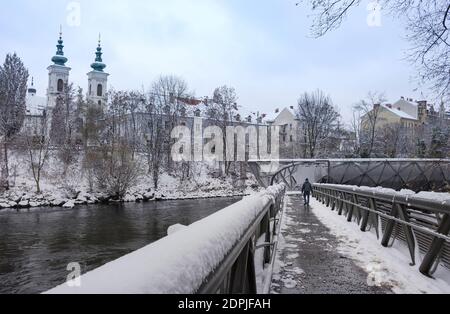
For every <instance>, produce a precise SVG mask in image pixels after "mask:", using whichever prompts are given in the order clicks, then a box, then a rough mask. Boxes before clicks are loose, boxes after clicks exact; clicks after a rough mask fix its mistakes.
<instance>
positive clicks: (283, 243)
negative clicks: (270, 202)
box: [270, 198, 304, 294]
mask: <svg viewBox="0 0 450 314" xmlns="http://www.w3.org/2000/svg"><path fill="white" fill-rule="evenodd" d="M290 202H292V200H291V199H290V198H285V201H284V208H283V212H282V213H280V214H281V221H280V231H281V232H278V235H277V238H276V241H277V249H276V253H275V254H276V257H275V262H274V266H273V275H272V279H273V281H272V283H271V289H270V293H271V294H276V293H277V292H276V291H275V290H274V288H277V287H279V285H278V284H277V283H276V282H280V283H282V284H283V286H284V287H285V288H288V289H293V288H295V287H296V286H297V284H298V283H297V282H296V281H295V280H294V277H295V275H301V274H303V273H304V271H303V270H302V269H300V268H298V267H295V268H292V269H288V268H286V266H292V265H293V260H295V259H296V258H298V256H299V254H298V253H297V252H296V250H297V249H298V247H297V245H295V244H289V243H287V241H291V240H295V241H304V240H302V239H297V238H296V239H293V238H291V237H289V236H287V237H284V235H283V233H284V232H285V231H286V230H287V228H288V227H289V226H292V225H294V224H295V222H294V220H293V219H292V218H291V217H289V215H287V214H286V211H287V208H288V206H292V204H291V203H290ZM284 251H290V254H289V256H287V258H286V262H284V261H282V259H281V256H282V252H284ZM282 270H284V271H285V272H286V274H285V275H284V276H282V275H281V273H282Z"/></svg>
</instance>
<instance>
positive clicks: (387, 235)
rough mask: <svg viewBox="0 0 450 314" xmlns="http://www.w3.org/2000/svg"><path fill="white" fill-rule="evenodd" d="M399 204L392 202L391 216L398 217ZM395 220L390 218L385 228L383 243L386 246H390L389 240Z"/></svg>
mask: <svg viewBox="0 0 450 314" xmlns="http://www.w3.org/2000/svg"><path fill="white" fill-rule="evenodd" d="M397 212H398V211H397V206H396V204H392V209H391V214H390V215H391V216H392V217H397ZM394 228H395V221H394V220H391V219H389V220H388V221H387V224H386V229H385V230H384V234H383V239H382V240H381V245H382V246H384V247H388V246H389V241H390V240H391V237H392V233H393V232H394Z"/></svg>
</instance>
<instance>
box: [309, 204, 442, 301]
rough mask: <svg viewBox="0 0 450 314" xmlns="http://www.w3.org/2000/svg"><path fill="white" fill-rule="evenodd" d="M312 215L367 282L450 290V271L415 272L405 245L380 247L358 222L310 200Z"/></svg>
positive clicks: (410, 289)
mask: <svg viewBox="0 0 450 314" xmlns="http://www.w3.org/2000/svg"><path fill="white" fill-rule="evenodd" d="M311 206H312V208H313V212H314V214H315V215H316V216H317V217H318V218H319V220H320V221H321V222H322V223H323V224H324V225H326V226H327V227H328V228H329V229H330V230H331V232H332V233H333V234H335V235H336V236H337V237H338V238H339V239H340V245H339V247H338V248H337V249H338V250H339V252H340V253H341V254H343V255H345V256H347V257H349V258H351V259H353V260H354V261H355V262H356V263H357V264H358V265H359V266H360V267H362V268H363V269H364V270H366V271H367V273H368V274H369V277H368V284H371V285H387V286H392V290H393V291H394V292H395V293H407V294H421V293H439V294H440V293H446V294H448V293H450V271H449V270H448V269H446V268H444V267H440V268H439V269H438V271H437V272H436V274H435V277H436V279H431V278H428V277H426V276H424V275H422V274H421V273H420V272H419V266H420V258H418V260H417V265H416V266H414V267H411V266H409V264H410V263H411V259H410V257H409V253H408V250H407V247H406V245H403V244H401V243H399V242H398V241H396V242H395V244H394V247H392V248H384V247H383V246H381V244H380V241H379V240H378V239H377V237H376V235H375V234H374V233H371V232H365V233H364V232H361V231H360V229H359V227H358V225H357V224H355V223H353V222H352V223H349V222H347V220H346V219H345V217H343V216H339V215H337V213H336V211H331V209H330V208H328V207H326V206H325V205H323V204H322V203H320V202H318V201H316V200H311Z"/></svg>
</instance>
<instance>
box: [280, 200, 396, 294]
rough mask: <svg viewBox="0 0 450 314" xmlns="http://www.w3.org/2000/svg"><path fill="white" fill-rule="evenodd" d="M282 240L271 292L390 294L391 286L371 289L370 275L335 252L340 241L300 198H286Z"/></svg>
mask: <svg viewBox="0 0 450 314" xmlns="http://www.w3.org/2000/svg"><path fill="white" fill-rule="evenodd" d="M280 238H281V239H280V244H279V248H278V252H277V255H278V256H277V265H276V266H275V273H274V277H273V282H272V293H281V294H323V293H330V294H352V293H358V294H361V293H363V294H364V293H367V294H369V293H370V294H385V293H391V290H390V289H389V288H388V287H371V286H369V285H368V283H367V281H368V280H367V278H368V274H367V273H366V272H365V271H364V270H363V269H362V268H360V267H358V266H357V265H356V264H355V263H354V262H353V261H352V260H350V259H348V258H346V257H345V256H343V255H341V254H339V252H337V251H336V249H335V248H336V247H337V246H338V239H337V238H336V237H335V236H334V235H332V234H331V233H330V231H329V230H328V229H327V228H326V227H325V226H324V225H323V224H322V223H321V222H320V221H319V219H318V218H316V216H315V215H314V208H309V209H308V208H305V207H304V206H303V201H302V200H301V198H300V196H287V197H286V210H285V213H284V218H283V222H282V236H281V237H280Z"/></svg>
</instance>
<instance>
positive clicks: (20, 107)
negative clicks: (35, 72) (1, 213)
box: [0, 54, 28, 189]
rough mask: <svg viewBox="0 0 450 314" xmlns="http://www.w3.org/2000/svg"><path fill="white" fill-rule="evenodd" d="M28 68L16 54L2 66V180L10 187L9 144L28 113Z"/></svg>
mask: <svg viewBox="0 0 450 314" xmlns="http://www.w3.org/2000/svg"><path fill="white" fill-rule="evenodd" d="M27 81H28V70H27V69H26V68H25V66H24V64H23V62H22V60H20V58H19V57H18V56H17V55H16V54H12V55H11V54H8V55H7V56H6V60H5V63H4V64H3V66H2V67H0V137H2V138H3V162H4V165H3V167H2V169H1V171H2V175H1V180H2V181H3V182H2V183H3V184H2V185H3V188H6V189H9V162H8V145H9V143H10V141H11V139H12V138H13V137H14V136H15V135H16V134H17V133H19V132H20V130H21V128H22V126H23V122H24V119H25V113H26V93H27Z"/></svg>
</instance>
